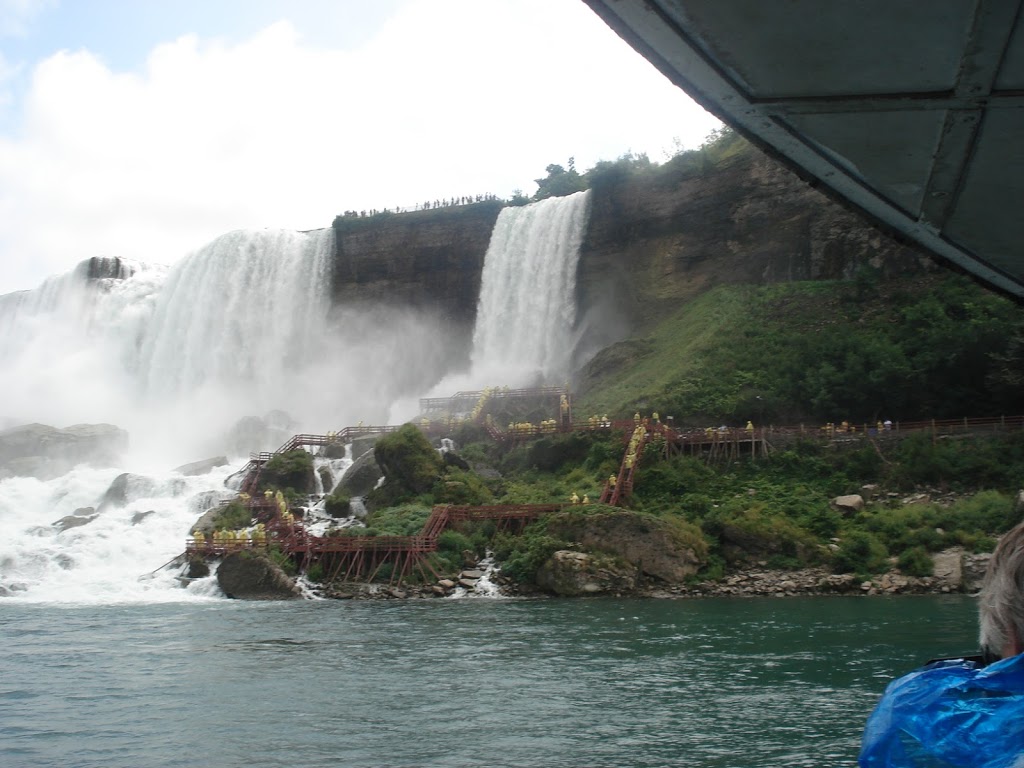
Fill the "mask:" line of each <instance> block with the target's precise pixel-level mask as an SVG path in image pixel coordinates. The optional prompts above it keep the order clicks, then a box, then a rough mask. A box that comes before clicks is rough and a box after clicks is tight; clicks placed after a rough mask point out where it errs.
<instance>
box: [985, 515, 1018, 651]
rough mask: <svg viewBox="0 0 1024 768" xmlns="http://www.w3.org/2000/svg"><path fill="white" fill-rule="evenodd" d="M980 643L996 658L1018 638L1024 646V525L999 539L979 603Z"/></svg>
mask: <svg viewBox="0 0 1024 768" xmlns="http://www.w3.org/2000/svg"><path fill="white" fill-rule="evenodd" d="M978 623H979V626H980V629H979V632H978V640H979V642H980V643H981V650H982V652H983V653H989V654H992V655H994V656H995V657H996V658H999V657H1001V656H1002V651H1003V648H1004V647H1005V646H1006V644H1007V643H1008V642H1009V641H1010V640H1011V639H1012V637H1013V636H1016V639H1017V642H1018V643H1019V644H1024V523H1021V524H1020V525H1018V526H1016V527H1015V528H1013V529H1012V530H1011V531H1010V532H1009V533H1007V534H1006V535H1005V536H1003V538H1001V539H1000V540H999V544H998V546H996V549H995V552H993V553H992V558H991V559H990V560H989V561H988V570H986V571H985V581H984V583H983V585H982V587H981V595H980V600H979V603H978Z"/></svg>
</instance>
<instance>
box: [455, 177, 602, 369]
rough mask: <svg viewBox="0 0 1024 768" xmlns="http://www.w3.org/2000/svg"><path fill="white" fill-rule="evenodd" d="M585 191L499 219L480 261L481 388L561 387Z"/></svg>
mask: <svg viewBox="0 0 1024 768" xmlns="http://www.w3.org/2000/svg"><path fill="white" fill-rule="evenodd" d="M589 203H590V192H589V190H588V191H583V192H577V193H576V194H573V195H568V196H567V197H552V198H548V199H547V200H541V201H540V202H537V203H533V204H531V205H527V206H522V207H507V208H504V209H503V210H502V211H501V213H500V214H499V215H498V220H497V222H495V225H494V231H493V232H492V234H491V242H490V245H489V246H488V248H487V255H486V257H485V259H484V270H483V278H482V283H481V287H480V301H479V304H478V308H477V318H476V327H475V330H474V332H473V356H472V373H471V378H472V379H473V380H474V381H478V382H480V383H482V384H503V385H509V386H517V385H524V384H529V383H534V382H537V381H545V382H560V381H562V380H564V378H565V375H566V374H567V373H568V371H569V365H570V358H571V355H572V332H573V326H574V324H575V322H576V265H577V261H578V259H579V251H580V243H582V241H583V235H584V233H585V231H586V226H587V220H588V216H589Z"/></svg>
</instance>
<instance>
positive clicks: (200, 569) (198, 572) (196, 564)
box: [185, 557, 210, 579]
mask: <svg viewBox="0 0 1024 768" xmlns="http://www.w3.org/2000/svg"><path fill="white" fill-rule="evenodd" d="M209 575H210V566H209V565H208V564H207V562H206V561H205V560H203V559H202V558H201V557H193V558H192V559H191V560H189V561H188V569H187V570H186V571H185V578H187V579H205V578H206V577H207V576H209Z"/></svg>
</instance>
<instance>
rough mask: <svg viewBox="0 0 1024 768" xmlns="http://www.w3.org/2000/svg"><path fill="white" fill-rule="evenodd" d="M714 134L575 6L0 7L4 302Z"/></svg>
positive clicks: (264, 1) (360, 0)
mask: <svg viewBox="0 0 1024 768" xmlns="http://www.w3.org/2000/svg"><path fill="white" fill-rule="evenodd" d="M717 125H718V123H717V121H716V120H715V119H714V118H712V117H711V116H710V115H708V114H707V113H706V112H704V111H703V110H702V109H701V108H700V107H698V106H697V105H696V104H695V103H694V102H693V101H692V100H690V99H689V98H688V97H687V96H686V95H685V94H684V93H683V92H682V91H680V90H678V89H677V88H675V87H674V86H672V85H671V84H670V83H669V82H668V81H667V80H666V79H665V78H664V77H663V76H662V75H661V74H660V73H659V72H658V71H657V70H655V69H654V68H653V67H652V66H651V65H650V64H649V63H648V62H647V61H645V60H644V59H643V58H642V57H640V56H639V55H638V54H636V53H635V52H634V51H633V50H632V49H631V48H630V47H629V46H628V45H627V44H626V43H625V42H623V41H622V40H621V39H620V38H619V37H618V36H617V35H616V34H615V33H614V32H612V31H611V30H610V29H609V28H608V27H607V26H605V24H604V23H603V22H602V21H601V20H600V19H599V18H598V17H597V16H596V15H595V14H594V13H593V12H592V11H591V10H590V9H589V8H588V7H587V6H586V5H585V4H584V3H583V2H582V0H372V2H370V1H368V0H174V2H169V1H168V0H0V293H6V292H9V291H13V290H19V289H24V288H32V287H35V286H36V285H38V284H39V283H40V282H41V281H42V280H43V279H44V278H45V277H47V276H49V275H52V274H56V273H60V272H64V271H67V270H68V269H70V268H72V267H73V266H74V265H75V264H77V263H78V262H79V261H81V260H83V259H85V258H88V257H90V256H123V257H128V258H133V259H138V260H140V261H147V262H159V263H164V264H170V263H173V262H174V261H176V260H177V259H179V258H181V257H182V256H184V255H185V254H187V253H188V252H190V251H192V250H195V249H196V248H198V247H200V246H202V245H204V244H205V243H207V242H209V241H210V240H212V239H213V238H214V237H216V236H217V235H220V234H223V233H225V232H229V231H232V230H235V229H241V228H255V229H262V228H264V227H283V228H288V229H313V228H317V227H324V226H328V225H330V223H331V220H332V219H333V218H334V216H335V215H336V214H338V213H340V212H342V211H344V210H346V209H357V210H358V209H367V208H385V207H387V208H393V207H395V206H413V205H415V204H416V203H418V202H420V201H423V200H433V199H435V198H445V197H452V196H461V195H471V194H482V193H493V194H496V195H499V196H501V197H508V196H509V195H510V194H511V193H512V192H513V191H514V190H516V189H520V190H522V191H523V192H525V193H526V194H533V192H534V191H536V184H534V182H533V180H534V179H536V178H539V177H542V176H544V175H545V174H544V168H545V166H547V165H548V164H549V163H559V164H562V165H565V164H566V163H567V162H568V158H569V157H575V161H576V167H577V168H578V169H579V170H581V171H583V170H586V169H587V168H589V167H591V166H592V165H593V164H594V163H595V162H597V161H598V160H614V159H616V158H617V157H619V156H621V155H622V154H624V153H626V152H630V151H632V152H636V153H638V152H646V153H647V154H648V155H649V156H650V158H651V159H652V160H655V161H658V162H661V161H663V160H664V159H666V157H667V156H668V155H669V154H670V153H671V152H673V151H674V150H676V149H678V148H679V147H680V146H682V147H685V148H695V147H697V146H699V145H700V143H701V141H702V140H703V138H704V137H705V136H706V135H707V134H708V132H709V131H710V130H711V129H713V128H715V127H717Z"/></svg>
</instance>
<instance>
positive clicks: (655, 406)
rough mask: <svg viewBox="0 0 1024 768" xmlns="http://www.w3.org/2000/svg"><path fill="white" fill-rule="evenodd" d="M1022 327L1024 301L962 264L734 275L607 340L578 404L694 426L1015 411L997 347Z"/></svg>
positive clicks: (1003, 347) (583, 409)
mask: <svg viewBox="0 0 1024 768" xmlns="http://www.w3.org/2000/svg"><path fill="white" fill-rule="evenodd" d="M1022 328H1024V319H1022V314H1021V312H1020V308H1019V307H1016V306H1014V305H1013V304H1012V303H1010V302H1009V301H1007V300H1005V299H1003V298H1001V297H998V296H995V295H993V294H991V293H988V292H986V291H984V290H983V289H981V288H979V287H978V286H976V285H973V284H971V283H969V282H968V281H966V280H964V279H961V278H957V277H955V276H952V277H951V276H947V275H942V276H938V277H934V278H930V279H927V280H925V279H922V280H919V281H914V282H907V283H904V284H900V285H892V286H889V285H877V284H874V283H872V282H871V281H870V280H861V281H855V282H847V283H838V282H817V283H813V282H806V283H788V284H778V285H770V286H763V287H754V286H722V287H719V288H716V289H714V290H712V291H709V292H708V293H706V294H704V295H702V296H700V297H699V298H698V299H696V300H694V301H692V302H689V303H687V304H685V305H684V306H682V307H680V308H679V310H678V311H677V312H675V313H674V314H672V315H670V316H667V317H665V318H664V319H663V320H662V321H661V322H660V323H658V324H657V325H655V326H654V327H653V328H651V329H650V331H649V332H648V333H647V335H645V336H643V337H641V338H637V339H632V340H628V341H625V342H621V343H619V344H617V345H614V346H613V347H611V348H609V349H607V350H605V351H603V352H602V353H601V354H599V355H598V356H597V357H596V358H595V359H594V360H593V361H592V362H591V363H590V364H589V365H588V367H587V369H586V370H585V372H584V374H583V375H582V377H581V386H580V387H579V390H580V391H581V395H580V396H579V397H578V398H577V402H576V412H577V413H578V414H590V413H599V414H604V413H608V414H610V415H613V416H620V417H621V416H629V415H631V414H632V413H633V412H634V411H635V410H641V411H642V412H644V413H649V412H651V411H655V410H656V411H660V413H661V414H662V415H666V416H667V415H672V416H674V417H675V418H676V422H677V423H679V424H689V425H692V426H706V425H708V424H711V423H717V422H719V421H725V422H726V423H733V424H736V423H739V424H742V423H744V422H745V421H746V420H747V419H753V420H755V421H761V422H765V421H768V422H772V423H776V424H783V423H801V422H805V421H806V422H808V423H814V422H816V421H821V422H822V423H824V422H825V421H835V422H839V421H842V420H844V419H850V420H851V421H857V422H860V421H867V422H870V423H874V421H876V420H878V419H881V418H886V417H888V418H893V419H903V420H909V419H915V418H929V417H931V418H957V417H961V416H981V415H993V414H995V415H998V414H999V413H1005V414H1012V413H1016V412H1017V411H1018V410H1019V397H1018V396H1017V395H1016V394H1015V393H1014V391H1013V387H1010V386H1005V385H1000V382H999V377H998V375H997V374H998V373H999V363H998V362H997V359H998V357H999V356H1000V355H1003V354H1005V353H1006V351H1007V349H1008V347H1009V346H1010V344H1011V342H1012V339H1013V338H1014V337H1015V335H1017V334H1020V332H1021V329H1022Z"/></svg>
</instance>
